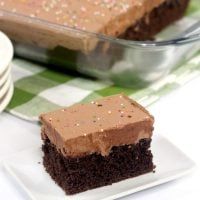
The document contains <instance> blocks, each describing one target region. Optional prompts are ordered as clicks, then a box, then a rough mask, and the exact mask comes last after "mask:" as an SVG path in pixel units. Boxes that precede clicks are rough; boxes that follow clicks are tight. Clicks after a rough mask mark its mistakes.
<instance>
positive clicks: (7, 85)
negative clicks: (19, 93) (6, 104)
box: [0, 75, 12, 104]
mask: <svg viewBox="0 0 200 200" xmlns="http://www.w3.org/2000/svg"><path fill="white" fill-rule="evenodd" d="M11 84H12V78H11V75H9V76H8V78H7V80H6V82H5V83H4V84H3V85H2V86H1V87H0V104H1V101H2V99H3V98H4V96H5V95H6V93H7V92H8V90H9V88H10V86H11Z"/></svg>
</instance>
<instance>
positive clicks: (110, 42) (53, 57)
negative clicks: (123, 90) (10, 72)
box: [0, 10, 200, 87]
mask: <svg viewBox="0 0 200 200" xmlns="http://www.w3.org/2000/svg"><path fill="white" fill-rule="evenodd" d="M8 24H9V25H8ZM0 29H1V30H2V31H4V32H5V33H7V34H8V36H9V37H10V38H11V39H12V40H13V43H14V46H15V54H16V55H18V56H22V57H24V58H27V59H31V60H34V61H39V62H43V63H47V64H51V65H54V67H55V68H56V67H57V66H62V67H65V68H67V69H71V70H76V71H78V72H81V73H84V74H87V75H89V76H92V77H97V78H99V79H103V80H108V81H112V82H114V83H115V84H117V85H122V86H126V87H136V86H145V85H147V84H150V83H152V82H154V81H156V80H158V79H160V78H161V77H163V76H165V75H167V74H168V73H169V72H170V71H171V70H172V69H174V68H175V67H177V66H179V65H180V63H182V62H184V61H185V60H187V59H189V58H190V57H191V56H192V55H194V54H195V53H196V52H197V51H198V50H199V49H200V34H195V35H191V36H189V37H182V38H176V39H170V40H169V39H168V40H167V39H165V40H162V41H148V42H141V41H129V40H123V39H117V38H112V37H108V36H105V35H100V34H95V33H89V32H86V31H82V30H78V29H74V28H70V27H66V26H62V25H58V24H52V23H49V22H47V21H43V20H40V19H35V18H31V17H27V16H23V15H19V14H16V13H12V12H7V11H4V10H0Z"/></svg>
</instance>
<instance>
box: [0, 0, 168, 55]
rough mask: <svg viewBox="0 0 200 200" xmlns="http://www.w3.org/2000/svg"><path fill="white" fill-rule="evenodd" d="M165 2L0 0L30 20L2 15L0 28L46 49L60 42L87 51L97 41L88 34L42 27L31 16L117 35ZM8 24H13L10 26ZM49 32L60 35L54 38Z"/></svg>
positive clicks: (156, 0) (0, 7)
mask: <svg viewBox="0 0 200 200" xmlns="http://www.w3.org/2000/svg"><path fill="white" fill-rule="evenodd" d="M164 1H165V0H120V1H119V0H112V1H108V0H95V1H94V0H17V1H16V0H2V1H0V9H3V10H7V11H10V12H13V13H16V14H21V15H24V16H28V17H29V20H28V19H27V20H26V22H25V21H23V20H22V19H19V17H14V18H13V17H8V16H7V15H5V16H1V17H0V19H1V20H2V22H1V23H2V24H1V23H0V26H1V27H2V28H3V30H5V31H6V30H7V31H6V32H8V31H9V32H8V34H9V35H11V36H12V37H15V38H16V37H17V38H16V39H18V40H20V39H24V40H27V41H29V42H31V41H32V40H34V41H33V43H38V45H40V46H46V47H48V48H55V47H56V46H58V45H60V46H63V47H67V48H70V49H75V50H83V48H84V50H85V51H86V50H88V49H91V48H94V46H95V44H96V41H91V37H89V36H87V35H85V34H78V33H75V32H72V31H71V32H70V31H67V30H64V29H59V30H58V29H57V31H56V30H55V29H54V28H53V27H52V26H50V25H49V24H47V26H46V27H45V26H41V24H40V23H34V19H39V20H42V21H46V22H52V23H53V24H58V25H63V26H65V27H72V28H76V29H80V30H84V31H88V32H92V33H101V34H105V35H109V36H113V37H117V36H119V35H121V34H122V33H124V32H125V30H126V29H127V28H128V27H130V26H131V25H133V24H134V23H136V22H137V20H139V19H140V18H142V17H143V16H144V15H145V14H146V13H149V12H151V11H152V9H153V8H155V7H157V6H159V5H160V4H162V3H163V2H164ZM30 19H32V20H33V21H32V20H30ZM11 25H12V27H14V28H13V29H12V28H11ZM25 27H26V28H27V29H26V28H25ZM31 27H32V28H31ZM22 30H24V32H23V31H22ZM33 30H34V31H33ZM52 31H53V32H54V33H56V34H58V36H59V37H55V38H54V37H53V34H52ZM34 32H38V33H37V34H36V33H34ZM54 36H55V34H54ZM22 41H23V40H22Z"/></svg>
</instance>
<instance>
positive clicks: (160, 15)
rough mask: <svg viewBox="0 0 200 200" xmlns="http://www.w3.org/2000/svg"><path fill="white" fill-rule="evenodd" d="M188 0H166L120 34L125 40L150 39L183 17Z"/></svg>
mask: <svg viewBox="0 0 200 200" xmlns="http://www.w3.org/2000/svg"><path fill="white" fill-rule="evenodd" d="M189 2H190V0H167V1H166V2H164V3H163V4H162V5H161V6H159V7H158V8H154V9H153V11H152V12H151V13H149V14H147V15H146V16H144V17H143V18H142V19H141V20H139V21H138V22H137V23H136V24H134V25H133V26H132V27H130V28H129V29H127V31H126V32H125V33H124V34H123V35H121V36H120V38H123V39H126V40H141V41H142V40H152V39H153V38H154V36H155V35H156V34H157V33H159V32H160V31H161V30H162V29H164V28H165V27H167V26H168V25H170V24H171V23H173V22H175V21H176V20H178V19H180V18H181V17H183V15H184V13H185V11H186V8H187V6H188V4H189Z"/></svg>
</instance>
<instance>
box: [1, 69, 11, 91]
mask: <svg viewBox="0 0 200 200" xmlns="http://www.w3.org/2000/svg"><path fill="white" fill-rule="evenodd" d="M10 74H11V67H10V66H8V68H7V69H6V70H5V72H4V73H3V74H2V75H0V88H1V87H2V86H3V85H4V84H5V82H6V81H7V79H8V78H9V75H10Z"/></svg>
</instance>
